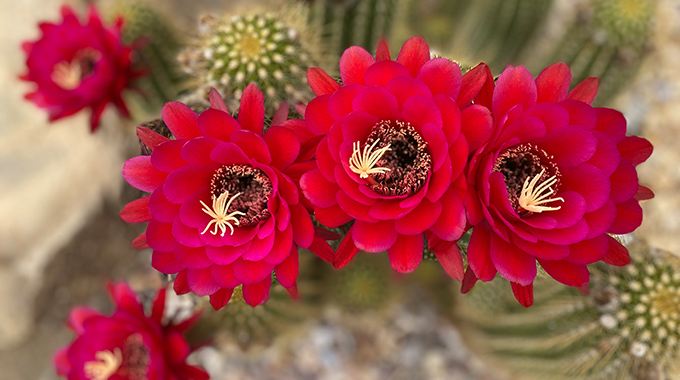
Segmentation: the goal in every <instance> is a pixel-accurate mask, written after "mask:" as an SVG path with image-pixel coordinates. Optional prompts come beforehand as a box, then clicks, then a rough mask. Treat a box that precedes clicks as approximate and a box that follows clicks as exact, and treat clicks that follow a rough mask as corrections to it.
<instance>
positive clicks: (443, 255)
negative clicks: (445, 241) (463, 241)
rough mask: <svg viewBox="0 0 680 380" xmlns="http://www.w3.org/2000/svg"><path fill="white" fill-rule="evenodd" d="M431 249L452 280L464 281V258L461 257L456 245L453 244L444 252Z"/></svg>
mask: <svg viewBox="0 0 680 380" xmlns="http://www.w3.org/2000/svg"><path fill="white" fill-rule="evenodd" d="M430 249H431V250H432V251H433V252H434V254H435V256H437V261H439V264H441V266H442V268H444V271H446V273H447V274H448V275H449V276H451V278H453V279H455V280H458V281H463V257H462V256H461V254H460V250H459V249H458V245H457V244H456V243H451V244H450V245H449V246H448V247H447V248H446V249H444V250H439V249H432V248H430Z"/></svg>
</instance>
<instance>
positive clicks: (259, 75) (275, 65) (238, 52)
mask: <svg viewBox="0 0 680 380" xmlns="http://www.w3.org/2000/svg"><path fill="white" fill-rule="evenodd" d="M294 19H298V20H299V19H302V20H304V19H306V16H305V11H304V9H303V8H302V7H293V8H290V9H287V10H284V11H281V12H279V13H251V14H248V15H231V16H225V17H220V18H218V17H214V16H204V17H203V18H202V19H201V21H200V25H199V31H200V38H198V39H197V40H195V41H194V44H193V46H191V47H189V48H187V49H185V50H184V51H183V52H182V53H181V54H180V55H179V61H180V63H181V65H182V67H183V68H184V70H185V71H186V72H187V73H188V74H189V75H190V76H191V77H192V78H193V80H192V81H191V82H190V87H192V88H193V89H196V90H198V91H199V92H200V93H203V94H204V95H207V90H209V88H210V87H215V88H217V90H218V91H219V92H220V93H221V94H223V95H224V97H225V98H226V99H229V101H228V104H227V106H228V107H229V109H230V110H235V109H236V108H237V107H238V102H239V100H240V98H241V94H242V91H243V89H244V88H245V87H246V86H247V85H248V84H250V83H255V84H256V85H257V86H258V87H259V88H260V89H261V90H262V91H263V93H264V95H265V102H266V103H265V108H266V110H267V111H268V112H270V113H272V114H273V112H274V111H276V109H277V108H278V107H279V105H281V104H282V103H283V102H290V103H306V102H307V101H309V100H310V99H311V93H310V90H309V86H308V85H307V78H306V71H307V68H309V67H310V66H315V59H314V56H313V54H314V53H315V52H316V50H317V49H316V47H315V44H314V43H313V42H312V41H313V36H312V35H311V33H308V31H307V28H306V26H305V24H304V23H303V24H301V23H299V22H294V21H292V20H294ZM269 116H271V115H269Z"/></svg>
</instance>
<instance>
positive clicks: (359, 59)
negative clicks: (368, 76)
mask: <svg viewBox="0 0 680 380" xmlns="http://www.w3.org/2000/svg"><path fill="white" fill-rule="evenodd" d="M374 63H375V59H374V58H373V56H372V55H371V53H369V52H367V51H366V50H364V49H363V48H361V47H359V46H352V47H350V48H348V49H347V50H345V52H344V53H342V57H340V78H341V79H342V83H343V85H347V84H351V83H358V84H364V74H365V73H366V70H367V69H368V68H369V67H370V66H371V65H372V64H374Z"/></svg>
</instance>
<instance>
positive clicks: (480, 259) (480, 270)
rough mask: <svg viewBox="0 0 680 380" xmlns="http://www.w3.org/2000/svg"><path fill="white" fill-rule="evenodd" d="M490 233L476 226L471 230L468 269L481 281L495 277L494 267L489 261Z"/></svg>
mask: <svg viewBox="0 0 680 380" xmlns="http://www.w3.org/2000/svg"><path fill="white" fill-rule="evenodd" d="M491 234H492V233H491V232H489V231H488V230H487V229H485V228H484V227H480V226H477V227H475V228H474V229H473V230H472V235H471V236H470V244H469V245H468V252H467V254H468V261H469V264H470V268H472V271H473V272H474V274H475V275H476V277H477V278H479V279H480V280H482V281H491V280H493V278H494V277H496V267H494V264H493V262H492V261H491V254H490V247H491Z"/></svg>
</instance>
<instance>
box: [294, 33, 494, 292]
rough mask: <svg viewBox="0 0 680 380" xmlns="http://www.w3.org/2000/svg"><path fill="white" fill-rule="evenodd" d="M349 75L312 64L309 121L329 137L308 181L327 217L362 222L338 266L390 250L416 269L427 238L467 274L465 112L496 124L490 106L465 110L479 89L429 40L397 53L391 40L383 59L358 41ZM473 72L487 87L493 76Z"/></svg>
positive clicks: (345, 61)
mask: <svg viewBox="0 0 680 380" xmlns="http://www.w3.org/2000/svg"><path fill="white" fill-rule="evenodd" d="M477 71H479V70H477ZM477 71H476V72H477ZM473 74H474V73H473ZM340 75H341V77H342V83H343V84H342V85H339V84H338V83H336V82H335V81H334V80H333V79H331V78H330V77H329V76H328V75H327V74H326V73H325V72H323V71H322V70H320V69H316V68H312V69H310V70H309V71H308V72H307V77H308V79H309V84H310V86H311V87H312V90H313V91H314V93H315V94H316V95H317V97H316V98H315V99H313V100H312V101H311V102H310V103H309V104H308V106H307V108H306V111H305V120H306V121H307V126H308V127H309V130H310V131H311V132H312V133H315V134H317V135H320V136H323V138H322V140H321V141H320V143H319V145H318V148H317V151H316V162H317V165H318V167H317V168H315V169H313V170H311V171H309V172H307V173H305V174H304V175H303V176H302V178H301V181H300V186H301V188H302V191H303V193H304V194H305V196H306V197H307V198H308V199H309V200H310V201H311V203H312V204H313V205H314V215H315V217H316V219H317V220H318V221H319V222H321V223H322V224H324V225H325V226H328V227H338V226H341V225H343V224H345V223H349V222H351V221H354V224H353V225H352V227H351V228H350V230H349V232H348V233H347V235H346V236H345V238H344V240H343V241H342V243H341V244H340V246H339V248H338V250H337V253H336V255H335V257H334V259H333V264H334V266H335V267H342V266H344V265H346V264H347V263H348V262H349V261H350V260H351V259H352V258H353V257H354V255H355V254H356V253H357V252H358V251H359V250H364V251H368V252H380V251H385V250H387V252H388V255H389V260H390V263H391V265H392V267H393V268H394V269H395V270H397V271H399V272H410V271H413V270H414V269H415V268H416V267H417V266H418V264H419V263H420V261H421V259H422V256H423V246H424V238H425V237H427V240H428V245H429V247H430V249H432V250H433V251H434V252H435V254H436V255H437V257H438V259H439V261H440V262H441V263H442V266H443V267H444V269H445V270H446V271H447V273H449V274H450V275H451V276H452V277H454V278H458V279H462V275H463V269H462V259H461V257H460V252H459V251H458V248H457V246H456V244H455V241H456V240H457V239H459V238H460V236H461V235H462V233H463V231H464V230H465V211H464V208H463V199H464V197H465V189H466V185H465V177H464V176H463V168H464V167H465V163H466V161H467V156H468V140H467V139H466V137H465V136H464V135H463V134H462V133H461V120H462V123H463V124H465V125H468V126H469V129H473V130H474V129H477V130H480V131H484V130H486V131H487V132H488V131H489V130H490V127H491V119H490V115H489V112H488V110H487V109H486V108H484V107H481V106H475V107H470V108H468V109H466V110H463V111H462V112H461V110H460V108H459V106H458V104H457V102H458V103H460V104H463V105H466V104H468V103H469V102H470V100H471V95H470V93H469V91H467V90H466V89H464V90H463V91H461V82H462V81H464V80H463V78H462V76H461V71H460V68H459V67H458V65H457V64H456V63H454V62H452V61H449V60H447V59H444V58H435V59H430V51H429V48H428V46H427V44H426V43H425V41H424V40H422V39H421V38H412V39H410V40H408V41H406V43H405V44H404V46H403V47H402V49H401V51H400V53H399V56H398V57H397V59H396V61H393V60H391V59H390V56H389V52H388V50H387V46H386V45H385V44H384V43H381V45H380V46H379V48H378V52H377V54H376V58H373V57H372V56H371V55H370V54H369V53H368V52H367V51H366V50H364V49H362V48H360V47H357V46H354V47H351V48H349V49H347V50H346V51H345V53H344V54H343V56H342V58H341V59H340ZM470 78H473V80H472V81H473V82H474V83H475V84H478V85H479V86H481V84H483V83H484V79H485V77H484V76H474V75H472V76H470V77H469V78H468V79H470ZM470 86H471V87H474V85H470ZM477 91H479V89H478V88H477ZM481 134H483V132H481Z"/></svg>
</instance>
